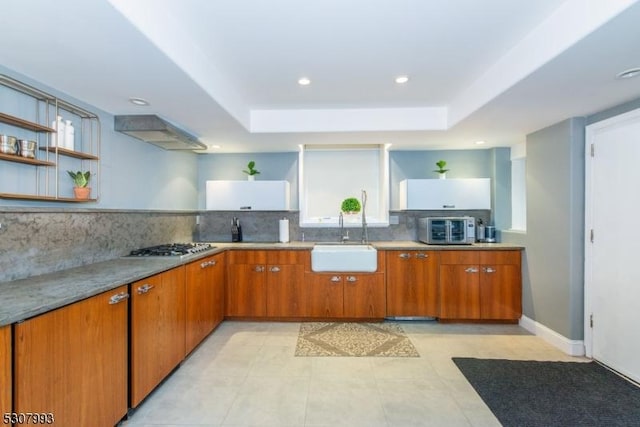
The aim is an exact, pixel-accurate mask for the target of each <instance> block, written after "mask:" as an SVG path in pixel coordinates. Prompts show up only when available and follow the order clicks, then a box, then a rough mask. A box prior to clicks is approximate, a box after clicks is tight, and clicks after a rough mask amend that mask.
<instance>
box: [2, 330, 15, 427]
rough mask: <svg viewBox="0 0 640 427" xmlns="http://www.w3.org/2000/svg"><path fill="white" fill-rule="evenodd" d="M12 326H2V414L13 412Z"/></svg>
mask: <svg viewBox="0 0 640 427" xmlns="http://www.w3.org/2000/svg"><path fill="white" fill-rule="evenodd" d="M11 360H12V359H11V326H2V327H0V416H3V415H4V414H7V413H10V412H11V405H12V398H11Z"/></svg>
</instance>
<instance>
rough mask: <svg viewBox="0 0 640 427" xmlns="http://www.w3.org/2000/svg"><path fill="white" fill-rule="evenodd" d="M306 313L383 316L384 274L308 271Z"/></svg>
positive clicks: (354, 316) (325, 315) (358, 317)
mask: <svg viewBox="0 0 640 427" xmlns="http://www.w3.org/2000/svg"><path fill="white" fill-rule="evenodd" d="M305 283H306V287H307V289H306V292H307V314H308V317H315V318H341V317H342V318H353V319H381V318H383V317H384V316H385V310H386V309H385V305H386V303H385V287H384V273H311V272H308V273H305Z"/></svg>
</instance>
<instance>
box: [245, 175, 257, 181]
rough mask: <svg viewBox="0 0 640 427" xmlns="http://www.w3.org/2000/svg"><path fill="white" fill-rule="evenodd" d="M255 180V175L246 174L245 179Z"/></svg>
mask: <svg viewBox="0 0 640 427" xmlns="http://www.w3.org/2000/svg"><path fill="white" fill-rule="evenodd" d="M255 180H256V176H255V175H247V181H255Z"/></svg>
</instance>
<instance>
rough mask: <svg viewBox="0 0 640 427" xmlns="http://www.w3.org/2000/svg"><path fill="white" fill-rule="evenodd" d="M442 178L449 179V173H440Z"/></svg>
mask: <svg viewBox="0 0 640 427" xmlns="http://www.w3.org/2000/svg"><path fill="white" fill-rule="evenodd" d="M438 175H439V178H440V179H447V173H446V172H445V173H440V174H438Z"/></svg>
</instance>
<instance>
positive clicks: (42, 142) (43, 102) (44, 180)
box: [0, 74, 101, 203]
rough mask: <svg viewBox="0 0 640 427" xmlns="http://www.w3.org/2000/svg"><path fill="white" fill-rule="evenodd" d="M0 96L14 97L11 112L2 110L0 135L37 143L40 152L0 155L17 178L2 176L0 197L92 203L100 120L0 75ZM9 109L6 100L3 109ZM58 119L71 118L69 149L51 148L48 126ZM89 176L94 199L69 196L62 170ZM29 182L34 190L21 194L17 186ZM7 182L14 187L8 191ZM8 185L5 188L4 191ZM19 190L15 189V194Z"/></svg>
mask: <svg viewBox="0 0 640 427" xmlns="http://www.w3.org/2000/svg"><path fill="white" fill-rule="evenodd" d="M0 90H1V91H3V92H1V94H2V95H3V97H5V98H7V99H9V98H10V99H12V100H13V99H15V104H16V111H19V112H20V114H16V113H15V112H13V111H12V112H11V114H10V113H9V112H0V134H3V135H10V136H15V137H16V138H17V139H27V140H32V141H35V142H36V144H37V146H38V147H39V149H38V150H35V156H36V157H35V158H29V157H22V156H20V155H19V154H9V153H0V162H12V163H15V164H19V165H20V166H19V167H17V168H19V170H16V172H9V171H7V172H3V173H6V174H13V173H15V174H16V177H15V179H13V178H14V177H13V176H8V177H4V176H2V177H1V178H2V179H1V180H0V181H1V183H2V185H3V187H0V198H2V199H16V200H35V201H54V202H65V203H70V202H73V203H87V202H96V201H97V200H98V198H99V194H100V136H101V128H100V119H99V118H98V116H97V115H96V114H94V113H92V112H90V111H87V110H85V109H83V108H81V107H78V106H76V105H73V104H71V103H68V102H66V101H64V100H61V99H59V98H57V97H54V96H53V95H50V94H48V93H46V92H43V91H41V90H39V89H36V88H34V87H32V86H29V85H27V84H25V83H22V82H20V81H18V80H15V79H13V78H11V77H8V76H5V75H1V74H0ZM9 106H11V107H12V106H13V104H12V103H10V102H8V103H7V104H6V106H5V107H4V108H5V109H6V108H9ZM57 116H61V117H62V118H63V120H71V121H72V123H73V126H74V127H75V129H76V132H75V137H74V142H73V148H74V149H69V148H64V147H58V146H55V145H54V144H53V143H54V141H55V138H54V136H55V135H56V129H55V128H53V127H49V126H48V124H49V123H52V122H54V121H55V118H56V117H57ZM67 169H69V170H82V171H89V172H91V191H92V198H90V199H87V200H81V199H76V198H73V197H71V196H67V194H71V189H72V187H73V183H72V181H71V180H70V178H69V177H68V176H67V172H66V170H67ZM22 181H27V182H33V191H28V192H26V193H24V192H23V190H22V191H20V189H21V187H19V186H18V185H19V183H20V182H22ZM11 183H13V185H14V186H15V187H14V188H11V187H10V186H11ZM6 186H9V187H8V188H7V187H6ZM15 190H18V191H15Z"/></svg>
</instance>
